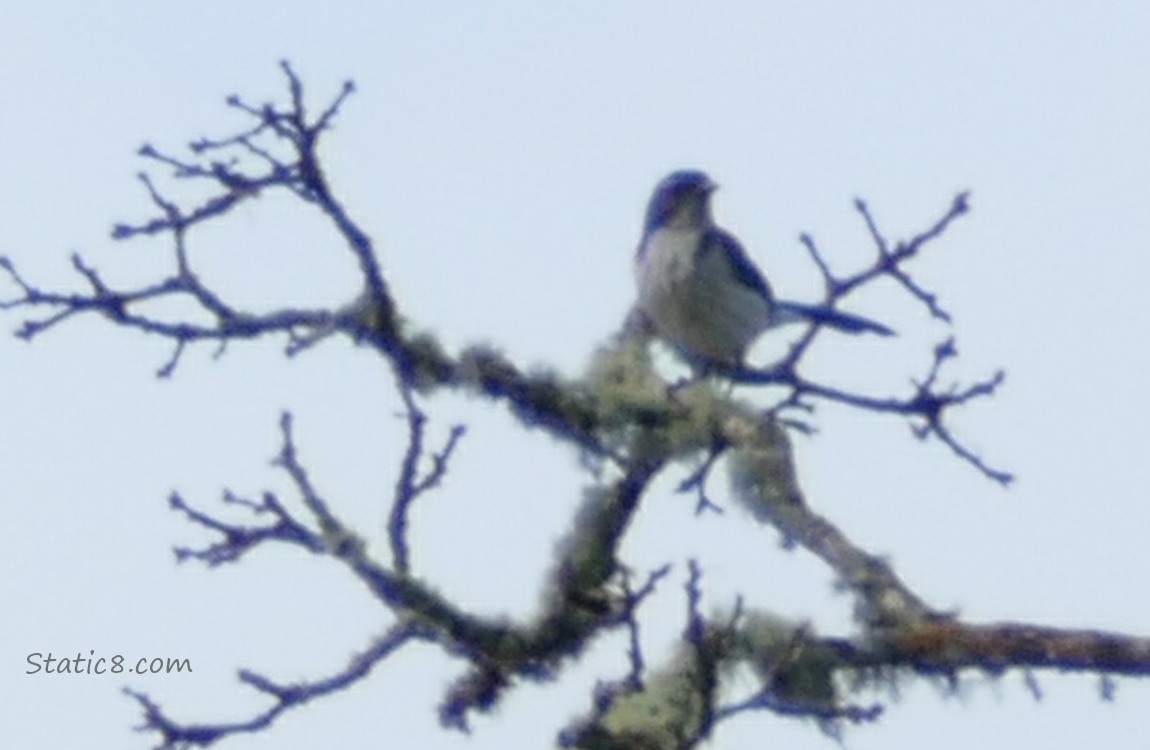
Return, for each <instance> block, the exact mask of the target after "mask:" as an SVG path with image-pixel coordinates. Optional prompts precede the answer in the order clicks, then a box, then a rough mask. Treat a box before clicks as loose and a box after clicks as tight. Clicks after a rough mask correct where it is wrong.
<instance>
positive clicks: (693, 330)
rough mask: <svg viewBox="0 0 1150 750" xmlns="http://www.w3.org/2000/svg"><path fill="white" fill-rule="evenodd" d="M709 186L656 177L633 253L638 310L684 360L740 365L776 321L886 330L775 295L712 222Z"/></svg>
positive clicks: (691, 174)
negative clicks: (659, 179) (755, 343)
mask: <svg viewBox="0 0 1150 750" xmlns="http://www.w3.org/2000/svg"><path fill="white" fill-rule="evenodd" d="M717 187H718V186H717V185H716V184H715V183H714V182H712V181H711V178H710V177H708V176H707V175H706V174H704V173H703V172H699V171H696V170H681V171H678V172H672V173H671V174H669V175H667V177H665V178H663V181H662V182H660V183H659V184H658V185H657V186H656V187H655V192H654V193H653V194H652V195H651V202H650V204H648V206H647V217H646V219H645V220H644V223H643V238H642V240H640V242H639V250H638V252H637V253H636V255H635V281H636V284H637V285H638V287H639V304H638V306H639V309H640V310H642V312H643V313H644V314H645V315H646V317H647V319H648V320H649V321H650V322H651V324H652V325H653V326H654V328H655V331H656V332H657V333H658V334H659V336H660V337H662V338H663V340H664V341H667V342H668V343H670V344H672V345H673V346H675V347H676V348H677V349H678V350H679V351H680V352H681V353H682V354H683V355H684V356H685V357H686V359H687V360H688V361H690V362H691V363H692V364H693V365H696V366H702V367H703V368H706V367H708V366H711V365H715V364H719V365H725V366H732V365H741V364H743V355H744V354H746V352H747V348H748V347H750V345H751V343H752V342H754V340H755V339H757V338H758V337H759V334H761V333H762V332H763V331H765V330H766V329H767V328H770V327H772V326H776V325H780V324H783V323H792V322H807V323H813V324H815V325H828V326H831V327H833V328H838V329H839V330H842V331H846V332H848V333H862V332H863V331H871V332H873V333H878V334H882V335H883V336H890V335H892V334H893V333H894V331H892V330H891V329H889V328H887V327H886V326H884V325H881V324H879V323H875V322H874V321H871V320H867V319H866V318H860V317H857V316H855V315H848V314H846V313H841V312H838V311H837V310H832V309H831V308H829V307H826V306H824V305H805V304H802V303H800V302H783V301H780V300H777V299H775V297H774V295H773V294H772V293H771V288H770V286H768V285H767V280H766V279H765V278H763V274H762V272H760V271H759V269H758V268H756V267H755V264H754V263H753V262H751V259H750V258H748V257H747V254H746V252H745V251H744V250H743V248H742V246H741V245H740V244H739V241H738V240H736V239H735V237H734V236H733V235H732V234H730V233H729V232H727V231H725V230H723V229H721V228H719V227H718V226H717V225H716V224H715V220H714V218H713V217H712V216H711V193H713V192H714V191H715V188H717Z"/></svg>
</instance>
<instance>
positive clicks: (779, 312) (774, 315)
mask: <svg viewBox="0 0 1150 750" xmlns="http://www.w3.org/2000/svg"><path fill="white" fill-rule="evenodd" d="M783 323H815V324H817V325H826V326H830V327H831V328H837V329H838V330H840V331H846V332H847V333H877V334H878V335H880V336H893V335H894V331H892V330H891V329H889V328H887V327H886V326H884V325H883V324H882V323H876V322H875V321H873V320H871V319H869V318H863V317H861V316H858V315H851V314H849V313H844V312H839V311H838V310H832V309H831V308H829V307H826V306H824V305H804V304H803V303H802V302H776V303H775V305H774V309H773V310H772V311H771V325H781V324H783Z"/></svg>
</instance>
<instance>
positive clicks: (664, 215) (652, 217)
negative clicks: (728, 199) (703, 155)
mask: <svg viewBox="0 0 1150 750" xmlns="http://www.w3.org/2000/svg"><path fill="white" fill-rule="evenodd" d="M717 187H718V185H716V184H715V182H714V180H712V179H711V178H710V177H708V176H707V175H706V174H705V173H704V172H700V171H699V170H697V169H681V170H679V171H677V172H672V173H671V174H669V175H667V176H666V177H664V178H663V179H662V181H660V182H659V184H658V185H656V186H655V192H654V193H652V194H651V202H650V203H648V204H647V219H646V221H645V223H644V227H645V229H646V230H647V231H648V232H653V231H655V230H656V229H664V228H668V229H693V228H696V227H701V226H706V225H707V224H709V223H710V222H711V193H713V192H715V189H716V188H717Z"/></svg>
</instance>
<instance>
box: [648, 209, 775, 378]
mask: <svg viewBox="0 0 1150 750" xmlns="http://www.w3.org/2000/svg"><path fill="white" fill-rule="evenodd" d="M702 237H703V235H702V233H701V232H698V231H676V230H669V229H662V230H659V231H656V232H653V233H652V234H651V235H650V236H649V237H648V238H647V241H646V244H645V245H644V249H643V252H642V253H641V254H640V256H639V258H638V261H637V263H636V268H635V271H636V282H637V285H638V291H639V300H640V304H641V305H642V307H643V310H644V312H645V313H646V315H647V317H648V318H649V319H650V320H651V322H652V323H653V324H654V326H655V329H656V330H657V331H658V332H659V334H660V336H662V337H663V338H664V339H666V340H667V341H668V342H669V343H671V344H672V345H674V346H676V347H677V348H679V349H680V350H682V351H683V352H684V353H686V354H688V355H689V356H691V357H694V358H699V359H704V360H712V361H718V362H726V363H734V362H738V361H739V360H740V359H741V358H742V356H743V353H744V351H745V350H746V348H747V347H748V346H749V345H750V343H751V342H752V341H753V340H754V339H755V338H756V337H757V336H758V334H759V333H760V332H762V330H763V327H764V326H765V323H766V319H767V314H768V312H769V311H768V308H767V303H766V302H765V301H764V300H763V299H762V297H761V296H760V295H758V294H757V293H755V292H754V291H753V290H751V289H749V288H748V287H746V286H745V285H743V284H741V283H739V282H738V280H737V278H736V276H735V274H734V272H733V271H732V269H731V268H730V264H729V262H728V261H727V259H726V258H725V256H724V255H723V254H722V253H721V252H705V253H700V252H699V243H700V241H701V239H702Z"/></svg>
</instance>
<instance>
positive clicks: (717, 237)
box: [699, 227, 771, 300]
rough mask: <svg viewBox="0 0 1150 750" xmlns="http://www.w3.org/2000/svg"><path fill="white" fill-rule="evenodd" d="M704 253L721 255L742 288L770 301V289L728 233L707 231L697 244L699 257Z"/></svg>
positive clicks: (715, 229)
mask: <svg viewBox="0 0 1150 750" xmlns="http://www.w3.org/2000/svg"><path fill="white" fill-rule="evenodd" d="M706 253H722V254H723V256H724V257H726V259H727V265H728V266H730V269H731V273H732V274H733V275H734V277H735V279H736V280H738V282H739V283H740V284H742V285H743V286H745V287H747V288H749V289H752V290H754V291H755V292H757V293H758V294H759V295H761V296H762V297H763V298H765V299H767V300H770V299H771V287H770V286H769V285H768V284H767V280H766V279H765V278H763V273H762V271H760V270H759V269H758V267H757V266H755V264H754V262H753V261H752V260H751V259H750V258H748V257H747V251H746V250H744V249H743V246H742V245H740V244H739V241H738V240H737V239H735V236H734V235H733V234H731V233H730V232H727V231H724V230H722V229H719V228H718V227H713V228H711V229H708V230H707V231H706V233H705V234H704V235H703V239H702V241H701V242H700V243H699V254H700V256H702V255H704V254H706Z"/></svg>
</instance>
